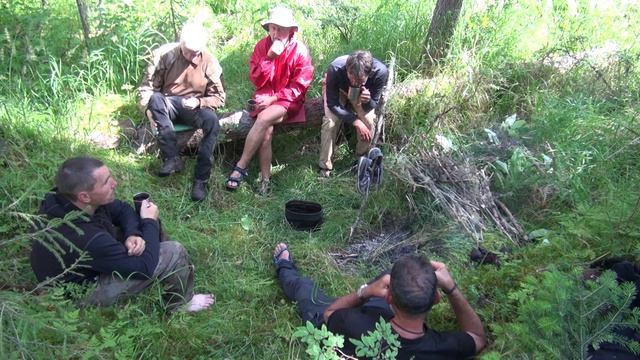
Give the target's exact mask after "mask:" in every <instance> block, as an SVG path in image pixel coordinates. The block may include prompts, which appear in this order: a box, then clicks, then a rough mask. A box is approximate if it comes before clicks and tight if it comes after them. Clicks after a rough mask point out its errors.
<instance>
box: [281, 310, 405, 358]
mask: <svg viewBox="0 0 640 360" xmlns="http://www.w3.org/2000/svg"><path fill="white" fill-rule="evenodd" d="M293 337H295V338H300V339H301V340H302V342H304V343H305V344H306V345H307V350H306V353H307V354H309V356H311V358H312V359H323V360H336V359H342V358H344V357H345V356H347V355H344V353H343V352H342V351H341V349H342V347H343V346H344V337H343V336H342V335H335V334H333V333H332V332H330V331H329V330H327V326H326V325H324V324H323V325H322V327H321V328H320V329H318V328H316V327H314V326H313V324H311V323H310V322H309V321H307V323H306V325H305V326H300V327H298V328H297V329H296V331H295V332H294V333H293ZM349 340H350V341H351V342H352V343H353V344H354V345H355V346H356V356H358V357H363V356H364V357H367V358H370V359H376V360H392V359H395V358H396V356H398V349H400V340H399V339H398V335H397V334H394V333H393V331H392V330H391V324H389V323H388V322H386V321H385V320H384V319H383V318H382V317H381V318H380V320H379V321H378V322H377V323H376V328H375V330H372V331H369V332H368V333H367V334H366V335H363V336H362V338H361V339H360V340H357V339H349ZM349 358H350V357H349Z"/></svg>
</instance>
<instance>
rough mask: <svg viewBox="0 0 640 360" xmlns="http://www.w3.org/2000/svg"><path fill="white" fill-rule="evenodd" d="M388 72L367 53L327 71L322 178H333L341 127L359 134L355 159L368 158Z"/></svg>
mask: <svg viewBox="0 0 640 360" xmlns="http://www.w3.org/2000/svg"><path fill="white" fill-rule="evenodd" d="M388 77H389V70H388V69H387V66H386V65H385V64H383V63H382V62H381V61H380V60H378V59H375V58H373V57H372V56H371V53H370V52H368V51H362V50H358V51H354V52H353V53H352V54H351V55H349V56H347V55H343V56H340V57H338V58H336V59H335V60H333V62H332V63H331V64H329V67H328V69H327V73H326V75H325V84H324V86H323V97H324V117H323V118H322V130H321V133H320V159H319V161H318V166H319V167H320V171H319V175H320V176H321V177H329V176H331V172H332V171H333V163H332V161H331V157H332V156H333V153H334V149H335V146H336V138H337V136H338V131H339V130H340V128H341V126H342V124H346V125H350V126H353V127H354V128H355V130H356V137H357V140H358V142H357V144H356V156H362V155H366V154H367V151H369V148H370V147H371V142H372V141H373V130H374V127H375V119H376V114H375V110H376V108H377V107H378V102H379V101H380V97H381V96H382V90H383V89H384V87H385V85H386V84H387V78H388Z"/></svg>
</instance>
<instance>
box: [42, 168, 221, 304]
mask: <svg viewBox="0 0 640 360" xmlns="http://www.w3.org/2000/svg"><path fill="white" fill-rule="evenodd" d="M55 183H56V188H55V189H53V191H52V192H50V193H48V194H47V195H46V196H45V198H44V200H43V201H42V204H41V205H40V211H39V213H40V214H43V215H46V217H47V218H48V219H50V220H53V221H55V220H56V219H57V220H58V221H59V220H61V219H63V218H65V217H67V216H68V215H70V213H71V212H74V211H75V212H76V213H77V215H76V216H73V215H71V218H70V222H71V223H62V224H61V225H59V226H57V227H55V228H54V229H53V231H55V232H56V234H54V236H52V237H50V238H48V239H38V240H34V242H33V247H32V249H31V267H32V269H33V272H34V273H35V275H36V278H37V279H38V281H41V282H42V281H47V280H49V281H52V282H53V281H57V282H68V283H78V284H85V283H95V282H97V288H96V290H95V291H94V292H93V293H92V294H90V295H89V296H88V297H87V298H86V299H84V301H83V305H95V306H109V305H112V304H114V303H115V302H116V300H118V299H119V298H122V297H126V296H129V295H134V294H137V293H140V292H142V291H143V290H144V289H146V288H147V287H149V286H150V285H151V284H152V283H153V282H154V281H155V280H158V281H160V282H161V283H162V286H163V289H164V290H165V294H164V296H163V298H164V300H165V302H166V306H167V309H168V310H170V311H173V310H185V311H199V310H204V309H207V308H209V306H210V305H211V304H213V302H214V300H215V299H214V297H213V295H211V294H198V295H193V265H192V264H191V261H190V260H189V255H188V254H187V251H186V250H185V248H184V247H183V246H182V245H181V244H180V243H178V242H175V241H162V242H161V241H160V225H159V223H158V216H159V210H158V206H157V205H156V204H154V203H153V202H152V201H151V200H150V199H147V200H144V201H143V203H142V206H141V207H140V213H139V214H136V213H135V211H134V209H133V208H132V207H131V206H130V205H128V204H127V203H124V202H122V201H120V200H116V198H115V190H116V186H118V183H117V182H116V180H115V179H114V178H113V177H112V176H111V171H110V170H109V168H108V167H106V166H105V165H104V163H102V161H100V160H98V159H94V158H90V157H76V158H71V159H68V160H67V161H65V162H64V163H63V164H62V166H61V167H60V169H59V170H58V173H57V175H56V179H55ZM119 235H121V236H119Z"/></svg>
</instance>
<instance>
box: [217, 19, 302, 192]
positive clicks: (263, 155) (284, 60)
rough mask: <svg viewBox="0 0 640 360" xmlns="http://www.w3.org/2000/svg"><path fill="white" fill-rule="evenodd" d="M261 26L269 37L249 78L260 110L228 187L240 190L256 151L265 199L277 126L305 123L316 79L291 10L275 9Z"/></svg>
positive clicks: (258, 49)
mask: <svg viewBox="0 0 640 360" xmlns="http://www.w3.org/2000/svg"><path fill="white" fill-rule="evenodd" d="M261 25H262V27H263V28H264V29H265V30H266V31H267V32H268V33H269V34H268V35H267V36H266V37H264V38H263V39H262V40H260V41H258V43H257V44H256V46H255V48H254V50H253V54H252V55H251V59H250V60H249V78H250V79H251V82H253V84H254V85H255V87H256V92H255V94H254V96H253V99H254V100H255V101H256V108H255V110H253V111H252V112H251V116H252V117H256V121H255V123H254V124H253V127H252V128H251V131H249V134H248V135H247V138H246V140H245V145H244V150H243V152H242V156H241V157H240V160H238V162H237V163H236V165H235V167H234V169H233V171H232V172H231V174H230V175H229V178H228V179H227V183H226V186H227V188H228V189H230V190H235V189H237V188H238V187H239V186H240V183H241V182H242V180H243V178H244V177H245V176H247V175H248V173H247V167H248V166H249V162H250V161H251V159H252V158H253V156H254V155H255V154H256V152H257V153H258V157H259V163H260V173H261V178H262V181H261V185H260V193H261V194H266V193H268V192H269V190H270V184H271V182H270V180H271V158H272V151H271V137H272V134H273V126H274V125H276V124H279V123H283V122H285V123H295V122H304V121H305V113H304V106H303V104H304V99H305V95H306V93H307V89H308V88H309V86H310V85H311V81H312V80H313V64H312V63H311V55H310V54H309V50H308V49H307V47H306V46H305V45H304V44H303V43H302V42H301V41H300V40H298V39H296V36H295V33H296V31H298V25H297V23H296V21H295V20H294V18H293V13H292V12H291V10H289V9H287V8H284V7H275V8H273V9H271V11H270V12H269V18H268V19H267V20H264V21H263V22H262V23H261Z"/></svg>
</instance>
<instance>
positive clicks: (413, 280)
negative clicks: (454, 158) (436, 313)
mask: <svg viewBox="0 0 640 360" xmlns="http://www.w3.org/2000/svg"><path fill="white" fill-rule="evenodd" d="M273 259H274V262H275V264H276V274H277V276H278V280H279V282H280V286H281V287H282V289H283V291H284V293H285V295H286V296H287V297H288V298H289V299H290V300H292V301H295V302H296V305H297V307H298V312H299V314H300V316H301V317H302V319H303V320H305V321H310V322H312V323H313V324H314V325H315V326H318V327H319V326H321V325H322V324H323V323H324V324H326V325H327V328H328V329H329V331H331V332H333V333H335V334H340V335H344V336H345V338H346V339H345V345H344V348H343V349H342V351H343V352H344V353H345V354H347V355H354V354H355V348H354V346H353V344H352V343H351V342H350V341H348V339H349V338H351V339H360V338H361V337H362V335H366V334H367V332H369V331H373V330H375V324H376V322H378V320H379V319H380V317H382V318H384V319H385V320H386V321H388V322H390V323H391V327H392V329H393V332H394V333H395V334H397V335H398V336H399V340H400V349H399V352H398V359H411V358H415V359H427V358H428V359H465V358H468V357H472V356H473V355H475V354H477V353H479V352H480V351H481V350H482V349H483V348H484V346H485V343H486V338H485V333H484V329H483V327H482V322H481V321H480V318H479V317H478V315H477V314H476V313H475V311H474V310H473V309H472V308H471V306H470V305H469V303H468V302H467V300H466V299H465V297H464V295H462V292H461V291H460V289H459V288H458V286H457V285H456V283H455V282H454V281H453V279H452V278H451V275H449V271H448V270H447V267H446V266H445V265H444V264H443V263H440V262H436V261H431V262H429V261H428V260H427V259H426V258H424V257H422V256H416V255H413V256H407V257H404V258H402V259H400V260H398V261H396V263H395V264H394V265H393V268H392V269H391V273H390V274H382V275H381V276H379V277H378V278H377V279H375V280H373V281H371V282H370V283H368V284H364V285H362V286H361V287H360V288H359V289H358V290H357V291H355V292H353V293H351V294H349V295H346V296H343V297H340V298H338V299H334V298H331V297H328V296H327V295H325V294H324V292H323V291H322V290H321V289H318V287H317V286H316V285H315V283H314V282H313V281H312V280H311V279H309V278H305V277H301V276H300V275H298V270H297V268H296V267H295V265H294V264H293V262H292V261H291V256H290V254H289V250H288V248H287V245H286V244H283V243H280V244H278V245H277V246H276V248H275V251H274V255H273ZM438 288H439V289H440V290H442V292H443V293H444V294H446V296H447V297H448V299H449V303H450V304H451V307H452V308H453V312H454V313H455V315H456V319H457V321H458V326H459V327H460V329H461V330H462V331H451V332H449V331H436V330H434V329H431V328H429V327H427V325H426V323H425V317H426V315H427V313H428V311H429V310H430V309H431V306H432V305H434V304H436V303H437V302H438V301H439V300H440V294H439V293H438V291H437V290H438Z"/></svg>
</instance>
